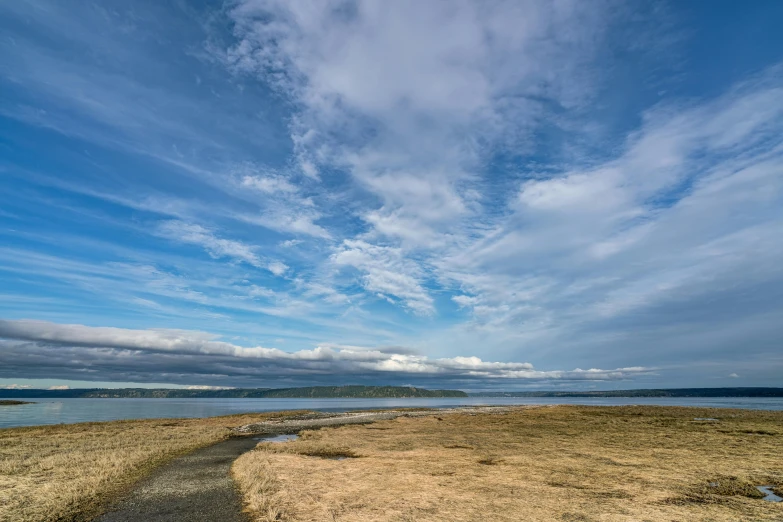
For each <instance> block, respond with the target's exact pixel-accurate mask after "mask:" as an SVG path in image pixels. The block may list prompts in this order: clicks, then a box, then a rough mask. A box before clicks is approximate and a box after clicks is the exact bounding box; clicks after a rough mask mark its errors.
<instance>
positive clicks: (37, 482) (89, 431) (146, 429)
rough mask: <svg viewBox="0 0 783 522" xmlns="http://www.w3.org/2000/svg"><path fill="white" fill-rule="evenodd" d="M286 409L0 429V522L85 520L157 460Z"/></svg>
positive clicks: (203, 444) (157, 463) (275, 416)
mask: <svg viewBox="0 0 783 522" xmlns="http://www.w3.org/2000/svg"><path fill="white" fill-rule="evenodd" d="M293 413H296V412H291V414H293ZM300 413H301V412H300ZM285 415H287V414H281V413H273V414H254V415H234V416H228V417H213V418H208V419H155V420H137V421H118V422H102V423H85V424H70V425H57V426H38V427H32V428H12V429H4V430H0V522H54V521H57V522H70V521H86V520H90V519H91V518H92V516H93V515H94V514H95V513H96V512H97V511H98V510H99V509H100V507H101V506H102V505H103V503H104V502H105V501H106V500H107V499H109V498H111V497H112V496H113V495H115V494H117V493H118V492H121V491H122V490H123V489H125V488H127V487H128V486H129V485H131V484H132V483H133V482H135V481H136V480H138V479H139V478H140V477H141V476H143V475H144V474H145V473H147V472H149V471H150V470H151V469H153V468H154V467H155V466H157V465H159V464H161V463H163V462H165V461H167V460H169V459H171V458H173V457H175V456H177V455H180V454H183V453H185V452H187V451H190V450H193V449H195V448H198V447H202V446H205V445H208V444H212V443H215V442H218V441H220V440H222V439H225V438H226V437H228V435H229V429H228V428H230V427H234V426H238V425H242V424H248V423H251V422H259V421H261V420H266V419H269V418H279V417H281V416H285Z"/></svg>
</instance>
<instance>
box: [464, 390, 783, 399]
mask: <svg viewBox="0 0 783 522" xmlns="http://www.w3.org/2000/svg"><path fill="white" fill-rule="evenodd" d="M470 396H471V397H783V388H671V389H658V390H656V389H652V390H607V391H527V392H481V393H471V394H470Z"/></svg>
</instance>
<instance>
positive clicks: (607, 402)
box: [0, 397, 783, 428]
mask: <svg viewBox="0 0 783 522" xmlns="http://www.w3.org/2000/svg"><path fill="white" fill-rule="evenodd" d="M24 400H26V401H34V402H35V403H36V404H23V405H18V406H0V428H11V427H16V426H37V425H42V424H60V423H65V424H71V423H75V422H89V421H109V420H120V419H160V418H172V417H213V416H217V415H230V414H232V413H249V412H264V411H282V410H318V411H334V412H340V411H347V410H361V409H371V408H399V407H428V408H453V407H456V406H475V405H514V404H585V405H594V406H622V405H629V404H645V405H647V404H649V405H653V404H655V405H661V406H701V407H706V408H748V409H754V410H783V398H771V399H757V398H744V397H743V398H567V397H558V398H537V397H501V398H496V397H465V398H440V399H24Z"/></svg>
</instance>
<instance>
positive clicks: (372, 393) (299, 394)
mask: <svg viewBox="0 0 783 522" xmlns="http://www.w3.org/2000/svg"><path fill="white" fill-rule="evenodd" d="M467 396H468V394H467V393H465V392H463V391H459V390H426V389H424V388H415V387H412V386H310V387H303V388H276V389H275V388H234V389H225V390H191V389H182V388H178V389H174V388H117V389H109V388H81V389H77V388H75V389H69V390H36V389H5V390H3V389H0V397H6V398H29V397H35V398H63V399H66V398H77V399H206V398H225V399H241V398H251V399H296V398H312V399H329V398H342V399H378V398H406V397H425V398H426V397H467Z"/></svg>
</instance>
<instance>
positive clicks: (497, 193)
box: [0, 0, 783, 391]
mask: <svg viewBox="0 0 783 522" xmlns="http://www.w3.org/2000/svg"><path fill="white" fill-rule="evenodd" d="M781 23H783V2H779V1H776V0H756V1H754V2H735V1H718V0H716V1H712V2H620V1H611V0H607V1H603V0H595V1H591V2H584V1H581V0H558V1H555V2H550V1H517V0H514V1H508V2H505V1H488V2H484V1H482V2H468V1H457V0H454V1H438V0H432V1H428V2H417V1H406V0H400V1H395V2H383V1H367V2H363V1H361V2H354V1H326V0H324V1H320V0H319V1H312V2H306V1H276V0H230V1H226V2H206V1H186V0H180V1H174V2H155V1H145V0H139V1H134V2H120V1H112V0H108V1H105V2H95V3H93V2H87V1H80V0H75V1H73V2H67V3H66V2H60V1H56V0H30V1H15V2H2V3H0V386H6V387H9V386H32V387H49V386H72V387H103V386H107V387H122V386H233V387H287V386H308V385H331V384H382V385H387V384H391V385H415V386H424V387H432V388H458V389H463V390H473V391H478V390H525V389H618V388H644V387H648V388H649V387H701V386H710V387H712V386H716V387H717V386H783V349H782V348H783V346H782V344H783V33H782V32H781V31H780V25H781Z"/></svg>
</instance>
